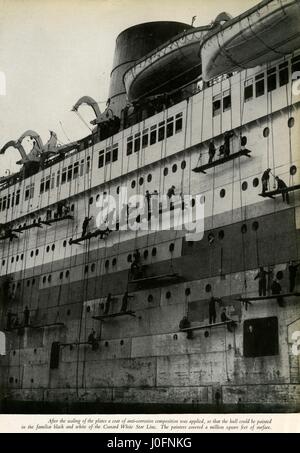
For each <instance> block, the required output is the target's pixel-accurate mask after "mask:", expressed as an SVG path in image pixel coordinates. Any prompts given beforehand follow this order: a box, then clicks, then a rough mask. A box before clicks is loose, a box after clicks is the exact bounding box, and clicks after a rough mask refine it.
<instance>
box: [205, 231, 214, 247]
mask: <svg viewBox="0 0 300 453" xmlns="http://www.w3.org/2000/svg"><path fill="white" fill-rule="evenodd" d="M207 240H208V243H209V245H211V244H212V243H213V242H214V240H215V235H214V233H212V232H210V233H208V235H207Z"/></svg>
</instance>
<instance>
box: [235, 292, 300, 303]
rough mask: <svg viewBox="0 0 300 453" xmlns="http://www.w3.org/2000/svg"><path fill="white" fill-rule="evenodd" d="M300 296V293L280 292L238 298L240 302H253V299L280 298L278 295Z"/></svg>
mask: <svg viewBox="0 0 300 453" xmlns="http://www.w3.org/2000/svg"><path fill="white" fill-rule="evenodd" d="M295 296H300V293H285V294H283V293H280V294H272V295H271V296H257V297H253V296H251V297H240V298H239V299H236V300H237V301H239V302H252V301H260V300H272V299H278V297H295Z"/></svg>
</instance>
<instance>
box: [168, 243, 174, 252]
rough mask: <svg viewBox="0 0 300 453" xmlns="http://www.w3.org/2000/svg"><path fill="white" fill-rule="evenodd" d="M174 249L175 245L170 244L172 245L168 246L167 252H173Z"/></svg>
mask: <svg viewBox="0 0 300 453" xmlns="http://www.w3.org/2000/svg"><path fill="white" fill-rule="evenodd" d="M174 249H175V245H174V243H173V242H172V244H170V245H169V250H170V252H174Z"/></svg>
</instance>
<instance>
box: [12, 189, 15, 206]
mask: <svg viewBox="0 0 300 453" xmlns="http://www.w3.org/2000/svg"><path fill="white" fill-rule="evenodd" d="M14 205H15V192H13V193H12V196H11V207H13V206H14Z"/></svg>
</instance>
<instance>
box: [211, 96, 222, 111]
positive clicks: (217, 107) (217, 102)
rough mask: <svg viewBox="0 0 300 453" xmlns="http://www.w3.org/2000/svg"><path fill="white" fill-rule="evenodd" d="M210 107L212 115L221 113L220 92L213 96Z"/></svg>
mask: <svg viewBox="0 0 300 453" xmlns="http://www.w3.org/2000/svg"><path fill="white" fill-rule="evenodd" d="M212 107H213V116H217V115H220V113H221V95H220V94H218V95H217V96H214V97H213V104H212Z"/></svg>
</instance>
